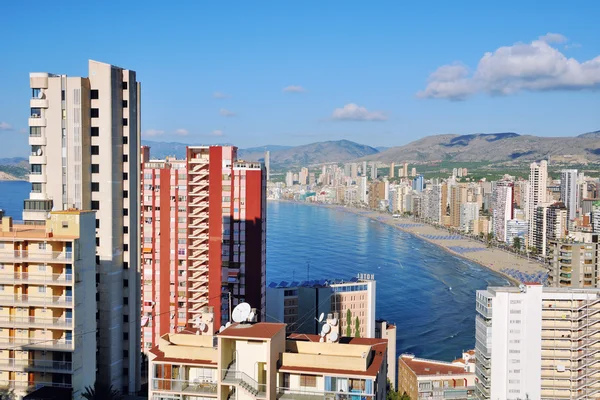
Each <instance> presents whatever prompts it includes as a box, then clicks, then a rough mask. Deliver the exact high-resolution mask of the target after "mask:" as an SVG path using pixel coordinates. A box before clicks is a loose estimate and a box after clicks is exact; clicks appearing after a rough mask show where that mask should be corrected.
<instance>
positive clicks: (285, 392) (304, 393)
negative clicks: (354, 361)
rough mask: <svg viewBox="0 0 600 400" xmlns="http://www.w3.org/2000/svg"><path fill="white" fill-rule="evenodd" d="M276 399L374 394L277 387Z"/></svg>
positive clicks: (333, 399) (335, 399)
mask: <svg viewBox="0 0 600 400" xmlns="http://www.w3.org/2000/svg"><path fill="white" fill-rule="evenodd" d="M277 398H278V399H286V400H287V399H290V400H292V399H294V400H321V399H322V400H354V399H361V400H362V399H368V400H371V399H374V398H375V395H374V394H366V393H364V392H361V391H349V392H325V391H319V390H304V389H291V388H284V387H278V388H277Z"/></svg>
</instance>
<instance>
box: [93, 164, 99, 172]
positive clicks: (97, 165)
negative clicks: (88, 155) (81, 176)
mask: <svg viewBox="0 0 600 400" xmlns="http://www.w3.org/2000/svg"><path fill="white" fill-rule="evenodd" d="M98 173H100V164H92V174H98Z"/></svg>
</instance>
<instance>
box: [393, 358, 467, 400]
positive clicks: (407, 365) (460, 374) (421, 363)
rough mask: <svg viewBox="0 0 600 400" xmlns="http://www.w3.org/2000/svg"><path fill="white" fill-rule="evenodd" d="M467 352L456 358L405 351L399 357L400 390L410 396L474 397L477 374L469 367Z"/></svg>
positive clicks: (441, 399)
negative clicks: (435, 357) (433, 357)
mask: <svg viewBox="0 0 600 400" xmlns="http://www.w3.org/2000/svg"><path fill="white" fill-rule="evenodd" d="M471 356H472V357H473V359H474V352H473V354H471V353H469V352H466V353H464V354H463V358H462V359H459V360H456V361H455V362H451V363H449V362H445V361H437V360H428V359H424V358H417V357H415V356H414V355H413V354H402V355H401V356H400V358H399V359H398V392H399V393H400V394H404V393H406V394H407V395H408V396H410V398H411V399H415V400H418V399H431V400H445V399H455V400H466V399H474V398H475V374H474V373H473V372H472V371H469V360H468V357H471ZM465 358H466V360H465Z"/></svg>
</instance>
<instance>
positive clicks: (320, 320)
mask: <svg viewBox="0 0 600 400" xmlns="http://www.w3.org/2000/svg"><path fill="white" fill-rule="evenodd" d="M323 318H325V313H321V315H319V318H315V321H317V322H319V323H320V322H323Z"/></svg>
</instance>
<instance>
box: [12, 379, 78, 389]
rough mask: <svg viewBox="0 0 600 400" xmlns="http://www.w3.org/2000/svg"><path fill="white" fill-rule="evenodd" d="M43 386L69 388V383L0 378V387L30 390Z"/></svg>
mask: <svg viewBox="0 0 600 400" xmlns="http://www.w3.org/2000/svg"><path fill="white" fill-rule="evenodd" d="M43 386H50V387H60V388H70V387H72V385H71V384H68V383H55V382H46V381H35V382H34V383H31V382H29V381H15V380H0V387H1V388H7V389H18V390H22V391H30V390H34V389H39V388H41V387H43Z"/></svg>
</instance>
